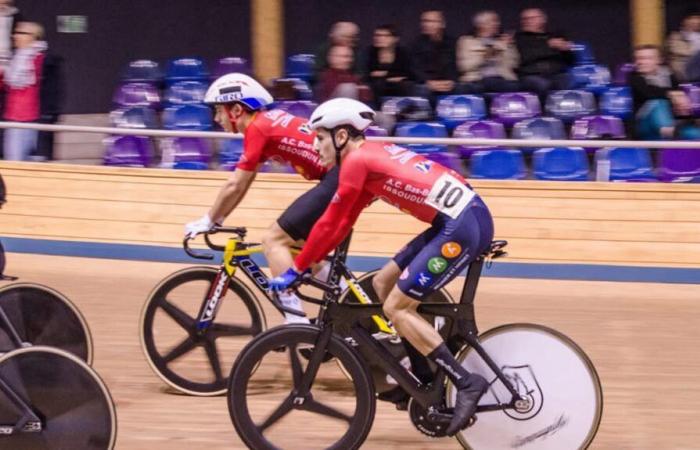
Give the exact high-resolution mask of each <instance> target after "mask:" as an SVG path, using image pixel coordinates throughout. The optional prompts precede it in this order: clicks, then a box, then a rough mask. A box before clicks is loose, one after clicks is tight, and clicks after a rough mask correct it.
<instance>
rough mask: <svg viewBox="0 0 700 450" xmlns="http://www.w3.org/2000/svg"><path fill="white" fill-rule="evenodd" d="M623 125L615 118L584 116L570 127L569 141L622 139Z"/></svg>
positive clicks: (623, 136) (623, 135)
mask: <svg viewBox="0 0 700 450" xmlns="http://www.w3.org/2000/svg"><path fill="white" fill-rule="evenodd" d="M625 137H626V135H625V124H624V123H623V122H622V120H620V118H619V117H615V116H585V117H581V118H578V119H576V121H575V122H574V124H573V125H572V126H571V139H624V138H625Z"/></svg>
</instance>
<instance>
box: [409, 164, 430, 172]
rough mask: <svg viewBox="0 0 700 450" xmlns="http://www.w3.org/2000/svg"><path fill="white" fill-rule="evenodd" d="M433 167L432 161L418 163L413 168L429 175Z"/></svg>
mask: <svg viewBox="0 0 700 450" xmlns="http://www.w3.org/2000/svg"><path fill="white" fill-rule="evenodd" d="M432 166H433V162H432V161H421V162H417V163H415V164H414V165H413V167H415V168H416V169H418V171H419V172H423V173H428V172H430V168H431V167H432Z"/></svg>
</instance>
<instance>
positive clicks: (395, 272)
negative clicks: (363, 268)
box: [372, 260, 401, 303]
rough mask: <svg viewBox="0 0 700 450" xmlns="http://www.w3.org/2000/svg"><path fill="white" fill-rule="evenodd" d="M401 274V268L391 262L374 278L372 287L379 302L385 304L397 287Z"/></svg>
mask: <svg viewBox="0 0 700 450" xmlns="http://www.w3.org/2000/svg"><path fill="white" fill-rule="evenodd" d="M400 273H401V269H400V268H399V266H398V265H397V264H396V263H395V262H394V261H393V260H391V261H389V262H388V263H387V264H386V265H385V266H384V267H382V269H381V270H380V271H379V272H377V274H376V275H375V276H374V277H373V278H372V287H373V288H374V292H375V293H376V294H377V298H378V299H379V301H381V302H382V303H383V302H384V300H386V298H387V297H388V296H389V292H391V289H392V288H393V287H394V286H395V285H396V281H397V280H398V279H399V275H400Z"/></svg>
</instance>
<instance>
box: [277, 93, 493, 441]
mask: <svg viewBox="0 0 700 450" xmlns="http://www.w3.org/2000/svg"><path fill="white" fill-rule="evenodd" d="M373 118H374V112H373V111H372V110H371V109H370V108H369V107H368V106H366V105H364V104H362V103H360V102H358V101H355V100H351V99H345V98H339V99H334V100H330V101H328V102H325V103H323V104H322V105H320V106H319V107H318V108H317V109H316V110H315V111H314V113H313V114H312V115H311V119H310V124H311V128H312V129H314V130H315V131H316V148H317V149H318V150H319V153H320V155H321V162H322V163H323V164H324V165H326V166H328V167H332V166H334V165H336V166H339V167H340V174H339V180H338V190H337V191H336V193H335V195H334V196H333V200H331V203H330V204H329V205H328V208H327V209H326V211H325V212H324V213H323V215H322V216H321V218H320V219H319V220H318V222H316V224H315V225H314V227H313V229H312V230H311V233H310V234H309V238H308V239H307V241H306V245H305V246H304V248H303V249H302V251H301V253H300V254H299V255H297V257H296V259H295V260H294V265H293V266H292V267H290V268H289V269H288V270H287V271H286V272H284V274H283V275H281V276H279V277H276V278H274V279H273V280H271V281H270V288H271V289H273V290H276V291H284V290H285V289H288V288H289V287H290V286H293V285H294V284H295V283H297V282H298V280H299V278H300V276H301V274H302V273H304V272H306V271H307V270H308V269H309V267H310V266H311V265H312V264H314V263H316V262H318V261H320V260H321V259H322V258H324V257H325V256H326V255H327V254H328V253H329V252H330V251H331V250H332V249H334V248H335V247H336V246H337V245H338V244H339V243H340V242H341V241H342V240H343V239H344V238H345V236H347V234H348V232H349V231H350V229H351V228H352V226H353V224H354V223H355V222H356V221H357V218H358V216H359V215H360V212H362V210H363V209H364V208H365V207H367V206H368V205H369V204H370V203H371V202H372V201H373V200H374V199H376V198H379V199H382V200H384V201H385V202H387V203H389V204H391V205H393V206H395V207H396V208H398V209H399V210H401V211H403V212H406V213H408V214H411V215H412V216H414V217H415V218H417V219H418V220H420V221H422V222H426V223H429V224H430V225H431V226H430V228H428V229H427V230H425V231H424V232H423V233H421V234H419V235H418V236H417V237H416V238H415V239H413V240H412V241H411V242H409V244H408V245H407V246H406V247H405V248H404V249H403V250H401V251H400V252H399V253H398V254H397V255H396V256H395V257H394V259H393V260H392V261H391V262H389V263H388V264H387V266H385V267H384V268H383V269H382V271H381V272H380V274H379V275H378V277H382V278H384V279H391V280H392V283H391V285H392V288H391V291H390V292H389V293H388V296H386V300H384V306H383V309H384V313H385V314H386V315H387V316H388V317H389V319H391V321H392V323H393V324H394V326H395V327H396V330H397V331H398V333H399V335H401V337H402V338H404V339H405V340H407V341H408V342H410V344H411V345H412V346H413V347H414V348H415V349H416V350H418V352H420V353H421V354H422V355H424V356H426V357H427V358H428V359H430V360H432V361H433V362H434V363H435V364H436V365H437V366H439V367H441V368H442V369H443V370H444V371H445V373H446V375H447V376H448V377H449V378H450V380H451V381H452V383H453V384H454V385H455V387H456V388H457V400H456V405H455V410H454V414H453V417H452V420H451V422H450V425H449V426H448V428H447V430H446V432H447V434H448V435H454V434H455V433H457V432H458V431H460V430H461V429H463V428H464V427H466V425H467V423H468V422H469V419H470V418H471V416H473V415H474V412H475V410H476V405H477V403H478V401H479V399H480V398H481V396H482V395H483V394H484V392H485V391H486V389H487V388H488V382H487V381H486V380H485V379H484V378H483V377H482V376H480V375H478V374H475V373H469V372H467V370H466V369H465V368H464V367H462V365H461V364H460V363H459V362H458V361H457V360H456V359H455V358H454V356H453V355H452V353H451V352H450V350H449V349H448V348H447V345H446V344H445V342H444V341H443V340H442V338H441V337H440V334H439V333H438V332H437V331H436V330H435V328H434V327H433V325H431V324H430V323H428V322H427V321H426V320H425V319H424V318H423V317H421V315H420V314H418V312H417V308H418V305H419V302H420V301H421V300H423V299H425V298H427V297H428V296H429V295H430V294H431V293H432V292H434V291H435V290H437V289H440V288H441V287H443V286H444V285H446V284H447V283H448V282H449V281H450V280H452V279H453V278H454V277H456V276H457V275H458V274H459V273H460V272H461V271H462V270H463V269H464V268H466V267H467V266H468V265H469V263H471V262H472V261H474V260H475V259H476V258H477V257H478V256H479V255H480V254H482V253H483V252H484V251H485V250H486V249H488V248H489V245H490V244H491V240H492V239H493V220H492V218H491V214H490V212H489V210H488V208H487V207H486V205H485V204H484V202H483V201H482V200H481V198H480V197H479V196H478V195H477V194H476V192H474V191H473V190H472V189H471V188H470V186H469V185H468V184H467V182H466V180H465V179H464V178H462V176H461V175H459V174H458V173H457V172H455V171H454V170H452V169H449V168H447V167H444V166H442V165H440V164H438V163H435V162H433V161H430V160H428V159H426V158H425V157H423V156H421V155H419V154H417V153H416V152H413V151H411V150H408V149H406V148H403V147H399V146H397V145H392V144H388V143H382V142H367V141H365V139H364V131H365V130H366V129H367V127H369V125H370V124H371V123H372V120H373ZM394 284H395V285H394ZM379 296H380V297H383V294H382V293H380V294H379ZM407 351H408V349H407ZM409 357H410V354H409ZM413 362H414V361H413V359H412V360H411V364H412V366H413Z"/></svg>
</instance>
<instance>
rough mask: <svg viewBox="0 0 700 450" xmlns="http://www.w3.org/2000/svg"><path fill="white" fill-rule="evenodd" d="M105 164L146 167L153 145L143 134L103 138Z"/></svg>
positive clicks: (149, 161)
mask: <svg viewBox="0 0 700 450" xmlns="http://www.w3.org/2000/svg"><path fill="white" fill-rule="evenodd" d="M104 145H105V154H104V159H103V163H104V164H105V165H107V166H128V167H148V166H149V165H150V164H151V158H152V155H153V147H152V145H151V141H150V140H149V139H148V138H147V137H144V136H110V137H108V138H106V139H105V140H104Z"/></svg>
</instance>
